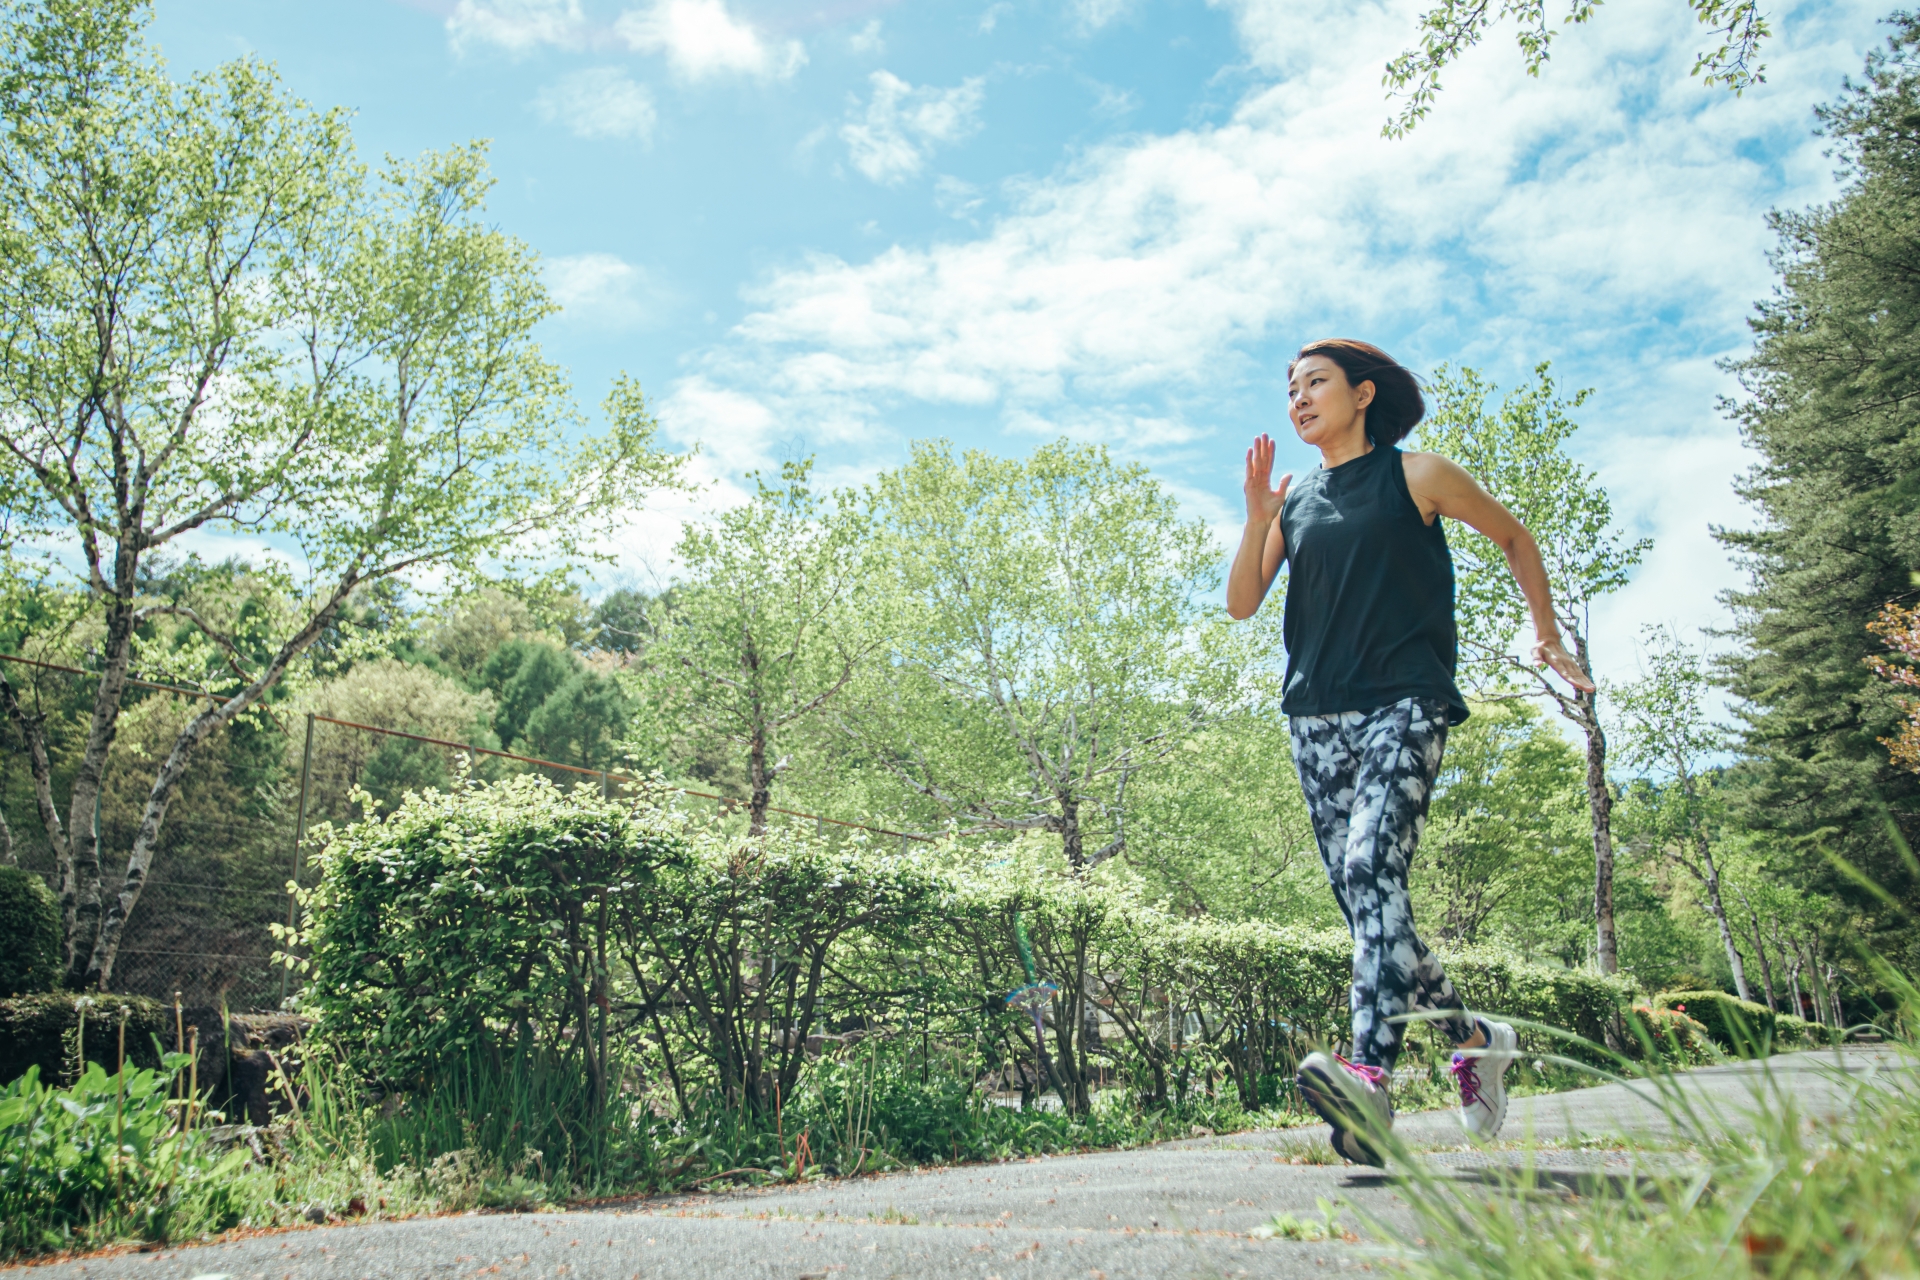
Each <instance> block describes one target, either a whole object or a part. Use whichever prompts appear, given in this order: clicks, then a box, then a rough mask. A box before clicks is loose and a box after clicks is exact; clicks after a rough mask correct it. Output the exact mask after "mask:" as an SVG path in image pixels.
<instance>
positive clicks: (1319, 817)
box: [1227, 338, 1593, 1165]
mask: <svg viewBox="0 0 1920 1280" xmlns="http://www.w3.org/2000/svg"><path fill="white" fill-rule="evenodd" d="M1287 404H1288V416H1289V417H1290V418H1291V419H1292V421H1293V429H1294V431H1295V433H1296V434H1298V435H1299V437H1300V439H1302V440H1303V441H1305V442H1306V443H1308V444H1310V445H1312V446H1313V447H1315V448H1317V449H1318V450H1320V466H1319V467H1318V468H1316V469H1315V470H1313V471H1310V472H1308V473H1307V474H1306V475H1305V476H1304V477H1303V478H1302V479H1301V481H1300V483H1299V484H1297V485H1295V484H1293V483H1292V481H1293V476H1292V475H1291V474H1288V475H1283V476H1281V477H1280V481H1279V483H1278V484H1270V481H1271V478H1272V474H1273V454H1274V444H1273V439H1272V438H1271V437H1270V436H1266V435H1262V436H1261V437H1260V438H1259V439H1258V440H1255V441H1254V442H1253V448H1251V449H1249V450H1248V451H1247V474H1246V496H1247V525H1246V530H1245V532H1244V533H1243V534H1242V535H1241V539H1240V549H1239V551H1238V553H1237V554H1236V555H1235V556H1234V560H1233V569H1232V571H1231V573H1230V574H1229V575H1228V578H1227V612H1228V613H1230V614H1232V615H1233V616H1234V617H1236V618H1250V617H1252V616H1253V614H1254V613H1255V611H1257V610H1258V609H1259V608H1260V603H1261V601H1262V600H1264V599H1265V598H1266V594H1267V590H1268V588H1269V587H1271V586H1272V585H1273V578H1274V575H1275V574H1276V573H1278V572H1279V571H1280V565H1281V562H1282V561H1285V562H1286V563H1287V564H1288V566H1289V568H1290V572H1289V574H1288V577H1287V599H1286V614H1285V618H1284V620H1283V625H1282V630H1283V633H1284V635H1285V638H1286V646H1287V678H1286V690H1285V694H1284V696H1283V698H1282V700H1281V703H1280V706H1281V710H1283V711H1285V712H1286V713H1287V716H1288V718H1289V719H1288V723H1289V729H1290V736H1291V738H1292V741H1293V759H1294V765H1295V767H1296V768H1297V769H1298V770H1299V773H1300V788H1301V790H1302V791H1303V792H1304V793H1305V794H1306V800H1307V811H1308V813H1309V815H1310V816H1311V818H1312V821H1313V831H1314V836H1315V838H1316V840H1317V841H1318V843H1319V846H1320V858H1321V861H1322V862H1323V863H1325V865H1326V870H1327V879H1328V880H1329V881H1330V882H1331V883H1332V885H1333V894H1334V897H1335V898H1336V899H1337V900H1338V901H1339V903H1340V913H1341V914H1342V915H1343V916H1345V917H1346V920H1347V930H1348V932H1349V933H1351V934H1352V935H1353V989H1352V993H1351V997H1350V1004H1351V1007H1352V1009H1353V1043H1352V1048H1351V1050H1350V1052H1351V1053H1352V1055H1353V1057H1352V1060H1351V1061H1349V1060H1348V1059H1346V1058H1342V1057H1339V1056H1337V1055H1331V1054H1325V1053H1313V1054H1309V1055H1308V1056H1307V1057H1306V1059H1305V1060H1304V1061H1302V1063H1301V1064H1300V1076H1299V1083H1300V1092H1301V1094H1302V1096H1304V1097H1305V1098H1306V1099H1307V1101H1308V1102H1309V1103H1310V1104H1311V1105H1312V1106H1313V1108H1314V1109H1315V1110H1316V1111H1318V1112H1319V1113H1320V1115H1321V1116H1322V1117H1323V1118H1324V1119H1325V1120H1326V1121H1327V1123H1328V1124H1330V1125H1332V1126H1333V1146H1334V1150H1335V1151H1337V1152H1339V1153H1340V1154H1341V1155H1342V1156H1344V1157H1345V1158H1347V1159H1348V1160H1352V1161H1355V1162H1356V1163H1365V1164H1376V1165H1377V1164H1382V1163H1384V1152H1383V1150H1382V1149H1381V1146H1380V1144H1379V1141H1378V1139H1379V1138H1380V1137H1381V1136H1382V1135H1383V1134H1384V1133H1385V1132H1386V1131H1387V1130H1388V1129H1390V1128H1391V1127H1392V1125H1393V1108H1392V1106H1391V1104H1390V1102H1389V1101H1388V1097H1387V1085H1388V1082H1389V1080H1390V1079H1391V1073H1392V1071H1393V1064H1394V1060H1395V1059H1396V1058H1397V1057H1398V1056H1399V1054H1400V1044H1401V1039H1402V1037H1403V1035H1404V1031H1405V1028H1404V1023H1403V1022H1402V1021H1400V1019H1401V1018H1403V1017H1404V1015H1407V1014H1410V1013H1416V1012H1431V1013H1434V1014H1436V1015H1438V1018H1437V1021H1436V1022H1435V1023H1434V1025H1436V1026H1437V1027H1438V1028H1439V1029H1440V1030H1441V1031H1442V1032H1443V1033H1445V1035H1446V1036H1447V1038H1448V1039H1449V1040H1451V1041H1452V1042H1453V1044H1454V1047H1455V1050H1456V1052H1455V1053H1454V1055H1453V1068H1452V1069H1453V1075H1454V1078H1455V1080H1456V1081H1457V1082H1458V1084H1459V1086H1460V1117H1461V1121H1462V1123H1463V1124H1464V1125H1465V1126H1466V1129H1467V1131H1468V1132H1469V1133H1472V1134H1475V1135H1477V1136H1479V1137H1482V1138H1491V1137H1493V1136H1494V1135H1495V1134H1496V1133H1498V1132H1499V1130H1500V1125H1501V1123H1502V1122H1503V1121H1504V1120H1505V1119H1506V1115H1507V1091H1506V1086H1505V1083H1504V1076H1505V1074H1506V1070H1507V1068H1508V1067H1509V1066H1510V1065H1511V1064H1512V1062H1513V1059H1514V1058H1515V1057H1516V1056H1518V1041H1517V1039H1516V1037H1515V1035H1514V1031H1513V1028H1512V1027H1511V1026H1510V1025H1508V1024H1507V1023H1504V1022H1494V1021H1491V1020H1489V1019H1487V1018H1481V1017H1476V1016H1474V1015H1472V1014H1469V1013H1468V1012H1467V1011H1466V1010H1465V1009H1464V1008H1463V1007H1462V1006H1461V1001H1460V997H1459V996H1458V995H1457V994H1456V993H1455V991H1454V989H1453V984H1452V983H1450V982H1449V981H1447V976H1446V974H1445V973H1444V972H1442V971H1441V968H1440V962H1439V960H1437V959H1436V958H1435V957H1434V954H1433V953H1432V952H1431V951H1429V950H1428V949H1427V947H1426V944H1424V943H1422V942H1421V941H1420V939H1419V937H1418V936H1417V935H1416V934H1415V933H1414V931H1413V908H1412V902H1411V900H1410V899H1409V896H1408V892H1407V870H1408V866H1409V864H1411V862H1412V861H1413V853H1414V849H1415V847H1416V846H1417V845H1418V844H1419V842H1420V832H1421V829H1422V828H1423V827H1424V826H1425V825H1426V820H1427V801H1428V797H1429V795H1430V794H1431V792H1432V790H1433V782H1434V778H1435V777H1436V776H1437V775H1438V773H1439V772H1440V754H1441V752H1442V750H1443V749H1444V748H1445V746H1446V740H1447V729H1448V728H1449V727H1450V726H1452V725H1456V724H1459V723H1460V722H1461V721H1463V720H1465V719H1466V718H1467V704H1466V700H1465V699H1463V698H1462V697H1461V696H1460V690H1459V688H1458V687H1457V686H1456V685H1455V684H1454V667H1455V662H1456V657H1457V650H1458V637H1457V632H1456V628H1455V624H1454V598H1453V597H1454V591H1453V587H1454V581H1453V557H1452V555H1451V553H1450V552H1449V551H1448V550H1447V534H1446V530H1445V528H1444V527H1443V526H1442V525H1441V523H1440V520H1439V517H1440V516H1447V517H1449V518H1451V519H1454V520H1458V521H1460V522H1461V523H1462V524H1465V525H1467V526H1469V527H1470V528H1473V529H1476V530H1478V531H1479V532H1480V533H1483V534H1485V535H1486V536H1487V537H1489V538H1491V539H1493V540H1494V542H1496V543H1498V544H1499V546H1500V549H1501V550H1502V551H1503V552H1505V553H1506V557H1507V565H1508V567H1509V568H1511V569H1512V571H1513V576H1514V579H1515V580H1516V581H1517V582H1518V583H1519V585H1520V590H1521V591H1522V593H1524V594H1525V596H1526V599H1527V607H1528V609H1529V611H1530V612H1531V613H1532V615H1533V630H1534V637H1535V644H1534V646H1533V656H1534V660H1535V661H1537V662H1540V663H1542V664H1544V665H1546V666H1549V667H1551V668H1552V669H1553V670H1554V671H1555V672H1556V673H1558V674H1559V675H1560V676H1561V678H1563V679H1565V680H1566V681H1567V682H1568V683H1569V684H1571V685H1573V686H1574V687H1576V688H1579V689H1583V690H1585V689H1592V688H1593V682H1592V681H1591V680H1590V679H1589V678H1588V676H1587V673H1586V672H1585V671H1584V670H1582V669H1581V667H1580V664H1579V663H1578V662H1576V661H1575V660H1574V658H1573V656H1572V655H1571V654H1569V653H1568V652H1567V650H1566V647H1565V646H1564V645H1563V644H1562V643H1561V639H1560V628H1559V626H1558V625H1557V624H1556V623H1555V621H1554V616H1553V601H1552V596H1551V594H1550V592H1549V590H1548V586H1547V571H1546V566H1545V565H1543V564H1542V563H1541V560H1540V549H1539V547H1538V546H1537V545H1536V544H1535V543H1534V540H1533V536H1532V535H1531V534H1529V533H1528V532H1527V531H1526V528H1525V527H1524V526H1522V525H1521V523H1520V522H1519V521H1518V520H1516V519H1514V517H1513V513H1512V512H1510V511H1508V510H1507V509H1506V508H1505V507H1503V506H1501V505H1500V504H1499V503H1498V502H1496V501H1495V500H1494V499H1493V497H1492V496H1491V495H1489V494H1488V493H1487V491H1486V490H1484V489H1482V488H1481V487H1480V486H1479V484H1478V483H1476V482H1475V481H1474V479H1473V477H1472V476H1470V475H1468V474H1467V473H1466V472H1465V471H1463V470H1461V469H1460V467H1459V466H1457V465H1456V464H1454V463H1452V462H1449V461H1448V460H1447V459H1445V458H1443V457H1440V456H1439V455H1438V454H1433V453H1403V452H1401V450H1400V449H1399V447H1398V446H1399V443H1400V441H1401V440H1403V439H1405V438H1406V436H1407V433H1408V432H1410V431H1412V430H1413V428H1414V425H1415V424H1416V423H1418V422H1419V421H1420V419H1421V418H1422V417H1423V416H1425V414H1426V402H1425V401H1424V400H1423V399H1422V397H1421V395H1420V384H1419V382H1418V380H1416V379H1415V377H1414V376H1413V374H1412V373H1410V372H1409V371H1408V370H1406V369H1404V368H1402V367H1401V366H1400V365H1399V364H1398V363H1397V362H1396V361H1395V360H1394V359H1393V357H1391V356H1389V355H1388V354H1387V353H1386V352H1384V351H1382V350H1381V349H1380V348H1378V347H1376V346H1373V345H1372V344H1370V343H1365V342H1357V341H1354V340H1352V339H1348V338H1334V339H1329V340H1326V341H1321V342H1313V343H1309V344H1307V345H1306V346H1304V347H1302V348H1301V349H1300V354H1299V355H1297V356H1295V357H1294V359H1293V363H1292V364H1291V365H1290V366H1289V367H1288V370H1287Z"/></svg>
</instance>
